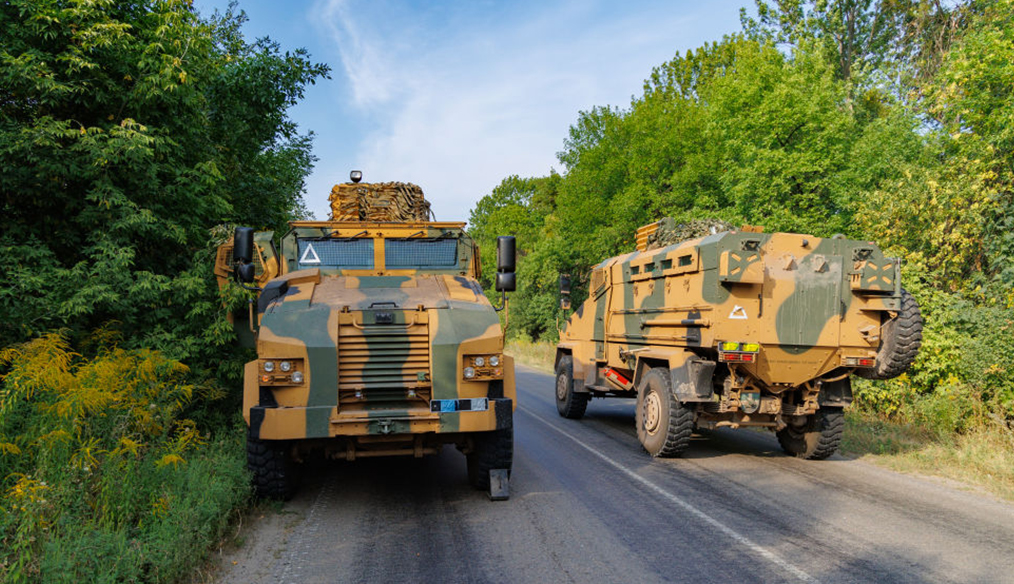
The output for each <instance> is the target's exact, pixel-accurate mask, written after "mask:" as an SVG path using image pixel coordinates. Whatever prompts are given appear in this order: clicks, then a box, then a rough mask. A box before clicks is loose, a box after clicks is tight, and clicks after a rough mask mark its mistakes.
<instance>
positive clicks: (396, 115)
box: [316, 0, 704, 220]
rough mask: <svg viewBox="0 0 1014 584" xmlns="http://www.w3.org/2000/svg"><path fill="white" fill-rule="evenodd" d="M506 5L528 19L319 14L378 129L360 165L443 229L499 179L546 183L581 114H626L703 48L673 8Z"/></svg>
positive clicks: (333, 8) (358, 11) (331, 10)
mask: <svg viewBox="0 0 1014 584" xmlns="http://www.w3.org/2000/svg"><path fill="white" fill-rule="evenodd" d="M593 8H594V7H593ZM511 9H512V10H522V9H523V10H524V13H517V12H515V13H513V14H509V13H503V14H495V15H493V16H484V17H483V16H478V17H477V15H476V14H472V15H465V16H461V15H460V14H457V13H454V12H453V11H447V12H446V13H441V14H433V13H432V10H435V9H430V10H431V13H429V14H427V15H424V16H422V17H419V18H416V17H414V16H418V15H411V14H409V13H407V12H406V11H405V10H398V9H396V8H395V7H393V6H391V5H386V4H383V3H380V4H377V3H371V4H363V5H357V6H356V7H355V8H353V7H352V6H350V3H349V2H348V1H347V0H329V1H328V2H327V3H326V4H324V5H322V6H320V7H319V9H318V11H317V14H320V15H321V20H322V26H324V27H325V28H326V30H327V31H328V34H329V35H330V36H331V38H332V39H333V40H334V42H335V43H336V44H337V46H338V49H339V51H340V54H341V60H342V64H343V69H344V72H345V75H346V76H347V80H348V82H349V84H350V86H351V87H350V89H351V96H352V99H353V102H354V104H355V106H356V107H357V108H359V111H360V112H361V113H362V115H364V116H369V117H370V118H371V120H372V121H373V124H372V127H373V128H374V129H373V130H371V131H369V132H368V133H367V134H366V135H363V136H361V137H359V140H358V142H359V147H358V149H357V153H356V159H355V162H356V164H357V165H358V166H359V167H361V168H362V170H363V171H364V174H365V177H366V180H373V181H389V180H399V181H409V182H415V183H417V184H419V185H420V186H422V187H423V190H424V191H425V192H426V194H427V197H428V198H429V199H430V201H431V202H432V204H433V208H434V212H435V213H436V216H437V218H438V219H439V220H463V219H467V216H468V211H469V210H470V208H471V207H472V206H473V205H474V203H475V201H477V200H478V199H479V198H480V197H482V196H483V195H485V194H487V193H489V192H490V190H491V189H492V188H493V187H494V186H496V185H497V184H498V183H499V182H500V180H501V179H502V178H504V177H506V176H508V175H511V174H519V175H522V176H536V175H544V174H546V173H548V172H549V170H550V168H551V167H553V166H554V165H555V164H557V163H556V156H555V153H556V152H557V151H558V150H560V148H561V147H562V143H563V139H564V137H565V136H566V132H567V128H568V126H569V125H570V124H571V123H573V122H574V121H575V120H576V118H577V112H578V111H579V110H582V109H588V108H590V107H592V106H594V105H620V106H624V107H625V106H627V105H628V104H629V100H630V97H631V95H633V94H639V93H640V91H641V83H642V81H643V79H644V78H645V77H647V76H648V75H649V73H650V71H651V67H653V66H655V65H658V64H660V63H662V62H663V61H664V60H666V59H669V58H671V57H672V55H673V54H674V53H675V51H676V49H677V48H689V47H692V46H696V45H698V44H700V42H702V41H703V40H704V39H697V38H692V40H686V41H685V40H683V39H681V35H686V36H689V37H694V31H693V30H692V28H693V25H692V20H691V19H689V18H688V17H686V16H684V15H681V11H680V10H679V9H674V8H672V4H670V3H663V4H662V6H661V8H658V9H656V10H648V9H643V8H642V9H641V10H626V11H625V13H626V14H625V16H624V17H623V18H616V19H609V18H608V16H607V17H606V18H603V17H602V15H601V14H595V13H594V11H593V9H592V8H588V7H587V6H585V5H584V4H572V5H567V4H565V5H560V6H555V7H548V8H547V7H544V6H543V5H541V4H538V3H535V4H532V5H530V6H525V7H523V8H518V9H515V8H513V7H512V8H511ZM690 9H691V8H689V7H688V8H687V9H686V10H690ZM693 9H694V10H700V9H699V8H697V7H694V8H693ZM686 10H684V11H683V12H684V13H685V12H686ZM487 14H488V13H487ZM316 212H317V215H318V217H320V216H322V215H323V214H324V213H323V212H322V210H316Z"/></svg>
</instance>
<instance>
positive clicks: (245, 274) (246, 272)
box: [236, 264, 254, 284]
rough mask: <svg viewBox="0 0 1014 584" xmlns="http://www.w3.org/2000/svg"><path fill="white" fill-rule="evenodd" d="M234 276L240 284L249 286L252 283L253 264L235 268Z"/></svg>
mask: <svg viewBox="0 0 1014 584" xmlns="http://www.w3.org/2000/svg"><path fill="white" fill-rule="evenodd" d="M236 275H237V276H238V277H239V281H240V282H245V283H247V284H249V283H250V282H253V281H254V265H253V264H240V265H238V266H236Z"/></svg>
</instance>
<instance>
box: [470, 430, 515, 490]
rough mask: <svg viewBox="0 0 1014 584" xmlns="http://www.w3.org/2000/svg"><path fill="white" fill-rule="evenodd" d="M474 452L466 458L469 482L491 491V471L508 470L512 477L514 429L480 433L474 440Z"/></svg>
mask: <svg viewBox="0 0 1014 584" xmlns="http://www.w3.org/2000/svg"><path fill="white" fill-rule="evenodd" d="M472 440H473V442H472V452H470V453H468V454H467V455H466V456H465V460H466V462H467V464H468V482H469V483H470V484H471V485H472V486H473V487H475V488H476V489H479V490H483V491H486V490H489V471H491V470H493V469H500V468H502V469H507V478H510V476H511V467H512V466H513V465H514V428H513V425H512V427H510V428H502V429H500V430H493V431H492V432H478V433H476V434H475V435H474V436H473V438H472Z"/></svg>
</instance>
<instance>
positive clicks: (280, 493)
mask: <svg viewBox="0 0 1014 584" xmlns="http://www.w3.org/2000/svg"><path fill="white" fill-rule="evenodd" d="M246 464H247V468H249V469H250V472H251V473H252V474H253V487H254V492H255V493H257V495H258V496H260V497H267V498H269V499H278V500H281V501H288V500H289V499H291V498H292V495H294V494H295V493H296V487H297V486H298V484H299V480H298V476H297V471H298V468H297V465H296V462H295V461H293V460H292V456H291V454H290V452H289V448H288V445H287V444H286V443H284V442H282V443H279V442H276V441H265V440H259V439H257V438H254V437H252V436H250V434H249V432H248V433H247V436H246Z"/></svg>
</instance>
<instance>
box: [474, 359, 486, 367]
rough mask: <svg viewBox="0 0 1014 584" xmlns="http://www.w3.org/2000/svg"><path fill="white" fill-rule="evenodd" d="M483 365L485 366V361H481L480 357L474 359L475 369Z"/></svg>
mask: <svg viewBox="0 0 1014 584" xmlns="http://www.w3.org/2000/svg"><path fill="white" fill-rule="evenodd" d="M485 364H486V360H485V359H483V358H482V357H476V358H475V366H476V367H482V366H483V365H485Z"/></svg>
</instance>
